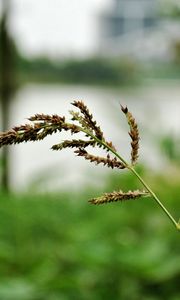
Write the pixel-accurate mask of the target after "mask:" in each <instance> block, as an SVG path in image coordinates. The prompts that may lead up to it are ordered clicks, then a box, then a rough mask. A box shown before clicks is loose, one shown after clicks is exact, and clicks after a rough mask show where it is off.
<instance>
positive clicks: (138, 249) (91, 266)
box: [0, 170, 180, 300]
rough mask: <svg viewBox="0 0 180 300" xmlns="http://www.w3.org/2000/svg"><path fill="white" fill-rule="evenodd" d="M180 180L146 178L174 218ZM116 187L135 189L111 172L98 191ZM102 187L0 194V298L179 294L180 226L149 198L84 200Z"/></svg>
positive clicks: (126, 177) (149, 298) (146, 298)
mask: <svg viewBox="0 0 180 300" xmlns="http://www.w3.org/2000/svg"><path fill="white" fill-rule="evenodd" d="M140 172H141V173H144V172H143V171H142V170H140ZM143 176H144V177H145V178H146V177H147V174H143ZM179 179H180V177H179V178H177V177H176V178H172V176H171V178H168V177H167V178H166V177H163V176H161V175H154V176H152V175H151V176H148V182H150V184H151V186H152V187H153V188H154V190H155V191H156V192H157V193H158V195H159V196H160V198H161V199H162V200H163V202H164V203H165V204H166V205H167V206H168V208H169V209H170V210H171V212H172V213H173V214H174V215H175V217H176V218H178V217H179V213H178V208H179V198H180V190H179ZM119 185H120V186H121V187H122V188H123V189H124V190H126V189H129V187H131V188H132V189H133V188H137V187H139V184H138V183H137V181H136V179H134V178H133V177H132V175H131V174H128V173H124V174H123V176H119V175H118V176H117V173H115V175H114V176H111V177H110V178H106V180H105V187H104V189H103V191H111V190H113V189H118V187H119ZM101 192H102V190H93V188H92V187H89V188H86V189H84V190H83V191H78V192H76V193H75V192H74V193H72V194H69V193H66V192H61V193H58V194H50V195H48V194H46V195H37V194H36V195H35V194H32V193H31V194H26V195H13V194H11V195H6V194H3V193H1V195H0V196H1V201H0V299H3V300H16V299H17V300H30V299H31V300H57V299H67V300H69V299H78V300H80V299H108V300H109V299H112V300H113V299H123V300H136V299H137V300H139V299H143V300H157V299H158V300H159V299H160V300H161V299H162V300H169V299H171V300H179V299H180V290H179V279H180V242H179V241H180V240H179V239H180V235H179V232H177V231H176V230H175V229H174V228H173V227H172V224H171V223H170V222H169V220H168V219H167V217H166V216H165V215H164V214H163V212H162V211H161V210H160V209H159V208H158V207H157V206H156V204H155V202H154V201H153V200H152V199H148V198H144V199H140V200H136V201H129V202H126V203H113V204H109V205H105V206H92V205H89V204H88V203H87V200H88V199H89V198H90V197H93V196H95V195H99V194H100V193H101Z"/></svg>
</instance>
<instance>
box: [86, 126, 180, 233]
mask: <svg viewBox="0 0 180 300" xmlns="http://www.w3.org/2000/svg"><path fill="white" fill-rule="evenodd" d="M81 130H82V131H83V132H85V133H86V134H88V135H90V136H91V137H92V138H93V139H94V140H95V141H96V142H98V143H99V144H101V145H103V146H104V147H106V148H107V149H108V150H109V151H111V152H112V153H113V154H114V155H115V156H116V157H117V158H119V160H120V161H121V162H122V163H123V164H124V165H125V167H126V168H127V169H129V170H130V171H131V172H132V173H133V174H134V175H135V176H136V177H137V178H138V179H139V181H140V182H141V183H142V185H143V186H144V187H145V188H146V190H147V191H148V192H149V193H150V195H151V196H152V198H153V199H154V200H155V201H156V203H157V204H158V205H159V206H160V207H161V209H162V210H163V211H164V213H165V214H166V215H167V217H168V218H169V219H170V221H171V222H172V223H173V225H174V226H175V227H176V229H177V230H180V221H179V222H176V220H175V219H174V218H173V216H172V215H171V214H170V212H169V211H168V210H167V209H166V207H165V206H164V205H163V204H162V202H161V201H160V200H159V198H158V197H157V196H156V194H155V193H154V192H153V191H152V189H151V188H150V187H149V185H148V184H147V183H146V182H145V181H144V180H143V178H142V177H141V176H140V175H139V174H138V173H137V171H136V170H135V169H134V168H133V166H131V165H129V164H128V163H127V162H126V161H125V160H124V159H123V158H122V157H121V155H119V154H118V153H117V152H116V151H115V150H114V149H112V148H111V147H110V146H109V145H107V144H106V142H104V141H102V140H100V139H98V138H97V137H96V136H94V134H92V133H91V132H89V131H87V130H86V129H83V128H81Z"/></svg>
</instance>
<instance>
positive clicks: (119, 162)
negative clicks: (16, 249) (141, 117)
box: [0, 100, 180, 230]
mask: <svg viewBox="0 0 180 300" xmlns="http://www.w3.org/2000/svg"><path fill="white" fill-rule="evenodd" d="M72 105H73V106H74V107H76V108H77V109H78V110H79V111H78V112H77V111H70V114H71V121H72V122H71V123H69V122H67V121H66V118H65V117H63V116H62V117H61V116H58V115H56V114H54V115H47V114H36V115H34V116H32V117H30V118H29V119H28V120H29V121H30V122H31V124H25V125H20V126H16V127H14V128H12V129H11V130H9V131H7V132H0V147H2V146H5V145H11V144H19V143H23V142H28V141H39V140H43V139H44V138H45V137H46V136H48V135H51V134H54V133H61V131H63V130H64V131H69V132H70V133H71V135H73V136H74V135H76V134H79V133H81V135H82V134H83V135H84V138H83V139H82V138H81V139H79V138H76V139H74V138H73V139H71V140H65V141H62V142H60V143H59V144H55V145H53V146H52V147H51V149H53V150H62V149H66V148H72V149H73V150H74V153H75V154H76V155H77V156H81V157H84V159H86V160H88V161H90V162H92V163H95V164H96V165H98V164H103V165H104V166H107V167H109V168H112V169H113V168H117V169H128V170H130V171H131V172H132V173H133V175H134V176H136V177H137V178H138V180H139V181H140V182H141V184H142V185H143V186H144V187H145V191H139V190H135V191H128V192H123V191H121V190H120V191H118V192H112V193H105V194H103V195H102V196H100V197H97V198H93V199H91V200H90V201H89V202H90V203H92V204H103V203H110V202H117V201H123V200H130V199H137V198H142V197H147V196H151V197H153V198H154V200H155V201H156V203H157V204H158V205H159V206H160V207H161V209H162V210H163V211H164V213H165V214H166V215H167V217H168V218H169V219H170V221H171V222H172V223H173V225H174V226H175V227H176V229H178V230H180V221H179V222H176V220H175V219H174V218H173V217H172V215H171V214H170V213H169V211H168V210H167V209H166V208H165V207H164V205H163V204H162V203H161V201H160V200H159V198H158V197H157V196H156V194H155V193H154V192H153V191H152V190H151V188H150V187H149V186H148V184H147V183H146V182H145V181H144V180H143V179H142V177H141V176H140V175H139V174H138V173H137V172H136V170H135V169H134V165H135V164H136V162H137V158H138V149H139V131H138V126H137V123H136V121H135V119H134V117H133V115H132V114H131V113H130V112H129V110H128V108H127V107H123V106H121V110H122V112H123V113H124V114H125V116H126V119H127V122H128V124H129V127H130V131H129V135H130V137H131V163H128V162H126V161H125V160H124V159H123V157H122V156H121V155H120V154H119V153H118V152H117V150H116V148H115V146H114V145H113V143H112V142H111V141H107V140H106V139H105V137H104V133H103V131H102V130H101V128H100V126H97V122H96V121H95V120H94V119H93V115H92V114H91V113H90V112H89V109H88V108H87V106H86V105H85V104H84V103H83V101H79V100H78V101H74V102H73V103H72ZM90 147H91V148H103V149H104V150H105V152H106V153H105V156H103V157H100V156H98V155H93V154H90V153H89V152H88V151H89V148H90Z"/></svg>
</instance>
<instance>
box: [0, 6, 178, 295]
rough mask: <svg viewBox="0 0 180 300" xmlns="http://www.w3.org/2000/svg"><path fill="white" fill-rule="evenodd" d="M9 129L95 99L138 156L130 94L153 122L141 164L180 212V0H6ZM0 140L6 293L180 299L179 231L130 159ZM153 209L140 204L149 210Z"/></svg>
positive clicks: (144, 126)
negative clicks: (109, 161) (118, 167)
mask: <svg viewBox="0 0 180 300" xmlns="http://www.w3.org/2000/svg"><path fill="white" fill-rule="evenodd" d="M0 92H1V93H0V96H1V99H0V130H1V131H5V130H7V129H9V128H11V127H12V126H14V125H18V124H24V123H26V122H27V121H26V118H28V117H29V116H31V115H33V114H35V113H48V114H53V113H55V114H59V115H67V114H68V110H70V109H71V102H72V101H73V100H77V99H80V100H83V101H84V102H85V103H86V104H87V106H88V107H89V108H90V111H91V112H92V113H93V115H94V118H95V119H97V121H98V123H99V124H100V125H101V127H102V129H103V130H104V133H105V135H106V136H107V138H108V139H110V140H113V142H114V144H115V145H116V146H117V148H118V149H119V151H120V153H121V154H122V156H123V157H125V158H126V159H128V158H129V152H130V148H129V138H128V134H127V130H128V128H127V124H126V122H125V120H124V118H123V115H122V114H121V112H120V103H121V104H123V105H127V106H128V107H129V110H130V111H132V112H133V114H134V116H135V117H136V119H137V121H138V124H139V128H140V135H141V141H140V142H141V145H140V146H141V147H140V159H139V167H138V170H139V172H140V174H141V175H142V176H143V177H144V178H145V179H146V180H147V182H149V183H150V185H151V187H152V188H153V189H154V191H155V192H156V193H157V194H158V195H159V196H160V198H161V199H162V201H163V203H164V204H165V205H166V206H167V207H168V208H169V210H170V211H171V212H172V214H173V215H174V216H175V218H176V219H177V220H178V218H179V217H180V213H178V212H179V211H180V210H179V198H180V190H179V186H180V2H179V1H178V0H151V1H149V0H99V1H95V0H71V1H65V0H54V1H48V0H39V1H32V0H26V1H23V0H0ZM65 138H66V135H64V134H62V135H61V136H60V137H59V136H58V135H54V136H52V137H50V138H47V139H46V140H45V141H42V142H37V143H29V144H22V145H17V146H12V147H4V148H3V149H2V150H1V152H0V179H1V186H0V265H1V267H0V299H3V300H16V299H17V300H21V299H22V300H26V299H28V300H29V299H33V300H35V299H36V300H46V299H47V300H56V299H63V300H64V299H72V298H73V299H123V300H124V299H125V300H126V299H127V300H136V299H137V300H139V299H143V300H144V299H145V300H157V299H163V300H164V299H167V300H169V299H171V300H179V299H180V290H179V280H180V256H179V253H180V243H179V234H178V233H177V232H176V230H175V229H173V227H172V225H171V224H170V223H169V221H168V219H167V218H166V217H165V215H164V214H163V213H162V212H161V211H160V209H159V208H158V207H156V205H155V203H154V202H153V200H147V199H144V200H139V201H136V202H135V203H134V202H132V203H131V202H128V203H117V204H114V205H113V204H112V205H109V206H105V207H92V206H90V205H89V204H88V203H87V200H88V199H89V198H92V197H94V196H98V195H100V194H101V193H102V192H108V191H109V192H110V191H112V190H118V189H123V190H128V189H131V190H132V189H133V188H141V185H140V184H139V183H138V182H137V180H136V179H135V178H133V176H132V175H131V174H128V172H126V171H125V172H117V171H115V170H113V171H112V170H109V169H106V168H105V167H101V166H94V165H92V164H89V163H88V162H87V161H83V159H81V158H75V157H74V155H73V153H72V152H71V151H64V152H63V151H62V152H56V153H55V152H52V151H51V150H50V147H51V146H52V144H53V143H58V142H60V141H62V140H63V139H65ZM140 216H141V217H140Z"/></svg>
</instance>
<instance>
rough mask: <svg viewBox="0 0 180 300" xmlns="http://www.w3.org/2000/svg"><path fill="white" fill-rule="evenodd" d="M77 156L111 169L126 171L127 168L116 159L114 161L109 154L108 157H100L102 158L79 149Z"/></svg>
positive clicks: (76, 152)
mask: <svg viewBox="0 0 180 300" xmlns="http://www.w3.org/2000/svg"><path fill="white" fill-rule="evenodd" d="M74 153H75V154H77V156H82V157H84V158H85V159H86V160H89V161H90V162H94V163H95V164H97V165H99V164H103V165H104V166H107V167H110V168H112V169H113V168H118V169H124V168H125V166H124V164H123V163H122V162H120V161H118V160H117V158H116V157H114V158H113V159H112V158H110V155H109V154H108V155H107V157H100V156H95V155H92V154H89V153H88V152H87V151H86V150H85V149H83V148H82V149H81V148H79V149H77V150H76V151H74Z"/></svg>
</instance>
